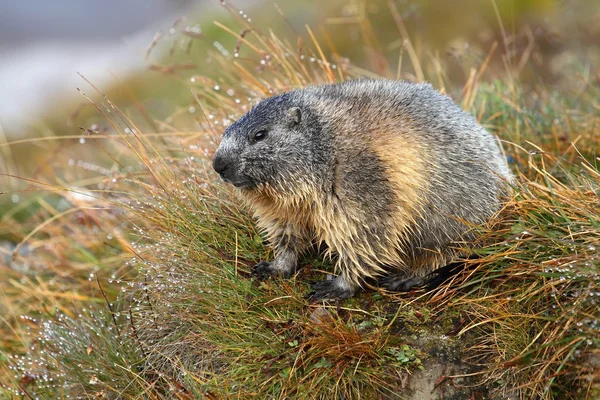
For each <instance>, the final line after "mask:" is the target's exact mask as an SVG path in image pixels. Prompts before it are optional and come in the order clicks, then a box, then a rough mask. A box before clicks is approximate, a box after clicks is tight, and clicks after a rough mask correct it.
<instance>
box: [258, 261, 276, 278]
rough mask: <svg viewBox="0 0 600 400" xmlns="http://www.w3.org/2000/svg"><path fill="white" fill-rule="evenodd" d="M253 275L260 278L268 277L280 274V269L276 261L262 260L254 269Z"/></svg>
mask: <svg viewBox="0 0 600 400" xmlns="http://www.w3.org/2000/svg"><path fill="white" fill-rule="evenodd" d="M252 275H254V276H256V277H257V278H258V279H267V278H269V277H271V276H279V270H277V268H275V263H272V262H268V261H261V262H259V263H258V264H256V265H255V266H254V268H253V269H252Z"/></svg>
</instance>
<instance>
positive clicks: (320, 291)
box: [307, 278, 356, 301]
mask: <svg viewBox="0 0 600 400" xmlns="http://www.w3.org/2000/svg"><path fill="white" fill-rule="evenodd" d="M312 290H313V291H312V292H311V293H309V294H308V296H307V297H308V298H309V299H310V300H311V301H319V300H344V299H347V298H349V297H352V296H353V295H354V292H355V291H356V290H355V289H354V288H353V287H352V286H350V285H347V284H345V283H344V282H342V281H341V280H340V279H339V278H336V279H333V280H326V281H321V282H317V283H315V284H313V285H312Z"/></svg>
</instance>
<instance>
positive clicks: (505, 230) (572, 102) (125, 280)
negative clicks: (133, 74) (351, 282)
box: [0, 20, 600, 399]
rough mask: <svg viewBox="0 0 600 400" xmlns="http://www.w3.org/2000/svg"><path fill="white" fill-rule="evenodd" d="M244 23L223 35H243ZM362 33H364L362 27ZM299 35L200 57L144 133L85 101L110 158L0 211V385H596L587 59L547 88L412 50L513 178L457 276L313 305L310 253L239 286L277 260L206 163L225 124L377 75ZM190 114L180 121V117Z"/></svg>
mask: <svg viewBox="0 0 600 400" xmlns="http://www.w3.org/2000/svg"><path fill="white" fill-rule="evenodd" d="M239 23H240V26H238V27H236V28H232V29H233V32H241V31H242V30H243V29H249V28H251V27H252V26H250V25H248V24H247V22H246V21H243V20H242V21H239ZM238 28H239V29H238ZM361 29H362V31H361V32H362V33H363V37H364V38H369V37H370V36H369V35H370V34H371V33H372V26H370V25H369V24H367V23H366V20H365V21H363V23H362V24H361ZM234 34H235V33H234ZM311 36H312V34H311V32H308V33H307V35H303V40H302V43H303V45H302V51H303V52H304V54H305V57H304V58H300V57H298V47H297V46H296V43H299V42H300V40H298V38H297V37H296V36H294V35H291V36H290V37H288V38H286V37H285V36H276V35H274V34H273V35H271V34H270V33H269V32H263V33H262V34H260V33H259V32H258V30H253V31H248V33H246V34H245V36H244V38H243V39H240V42H239V45H240V46H241V50H240V51H243V57H239V59H237V60H236V59H233V58H226V57H224V56H223V55H221V54H220V53H218V52H215V53H214V54H211V60H212V61H211V62H212V63H213V64H212V65H215V64H218V66H219V68H218V70H219V76H218V77H216V78H215V77H210V78H209V77H201V76H199V75H197V76H195V77H194V82H192V81H191V80H189V79H186V82H187V83H186V85H188V86H189V88H190V89H192V90H193V91H194V95H193V96H191V97H192V98H195V99H196V100H195V102H194V103H191V104H193V106H194V107H195V112H194V113H189V112H188V113H175V114H177V116H178V117H177V118H173V119H172V120H170V121H169V123H168V124H167V123H165V124H164V125H161V126H163V128H164V129H158V131H156V132H154V131H152V132H150V131H148V130H147V129H146V128H143V129H140V128H139V127H138V126H137V122H135V123H134V119H132V118H129V116H128V114H126V113H124V112H121V111H120V109H119V108H118V107H113V104H112V103H110V102H109V100H107V99H105V100H102V101H94V102H93V104H94V106H95V107H96V108H97V111H98V114H99V115H101V116H103V117H104V118H105V121H106V125H107V126H109V127H110V129H109V130H108V131H107V133H106V134H98V133H97V132H92V131H89V130H84V131H83V135H84V136H85V137H86V138H87V140H88V143H86V144H85V145H81V146H86V147H85V148H93V149H95V150H94V151H95V152H103V154H104V156H103V157H104V163H106V164H110V165H111V168H112V169H110V171H109V172H108V173H106V174H104V175H103V174H93V173H89V169H88V170H87V172H86V174H85V175H83V176H80V175H77V174H74V173H73V171H72V168H70V166H69V162H68V160H69V155H68V154H59V155H58V156H57V160H56V163H55V165H53V168H54V171H55V172H54V178H44V179H38V178H36V179H32V180H29V181H28V184H29V185H30V189H31V190H36V189H41V190H44V191H45V192H49V193H50V194H49V195H47V196H36V197H32V198H31V199H30V200H29V203H23V204H22V205H19V206H17V207H16V208H14V209H13V210H14V211H11V212H9V213H6V214H4V216H3V217H2V218H3V219H2V223H3V225H2V229H5V231H4V232H3V234H4V235H10V236H9V237H10V238H11V239H12V240H13V241H14V242H15V243H18V247H17V250H19V251H20V254H17V255H15V256H14V257H13V254H12V251H13V250H14V249H13V248H10V249H7V250H4V253H5V255H6V256H7V257H6V258H5V259H6V261H7V262H6V264H7V265H6V266H1V265H0V271H1V272H2V273H5V276H6V279H5V280H4V281H3V283H2V285H0V300H1V301H0V316H2V317H1V318H0V321H1V322H0V324H1V326H2V328H1V329H2V332H5V333H6V334H4V335H2V337H1V338H0V367H1V371H2V372H0V390H2V392H0V393H2V394H4V395H5V396H6V397H8V398H48V399H51V398H108V399H114V398H123V399H163V398H164V399H168V398H179V399H192V398H204V397H206V398H211V399H212V398H214V399H217V398H218V399H220V398H244V399H245V398H257V399H264V398H297V399H302V398H307V399H308V398H323V399H329V398H340V399H352V398H367V399H369V398H373V399H376V398H423V399H425V398H428V397H426V396H430V397H429V398H440V396H444V397H445V398H457V399H463V398H474V399H487V398H506V397H507V396H511V398H521V399H531V398H541V399H594V398H597V397H598V396H600V376H599V373H600V358H599V357H600V326H599V324H600V322H599V318H600V316H599V315H598V314H599V313H598V309H599V308H600V251H599V250H600V196H599V191H600V172H599V163H598V162H599V159H598V158H597V154H598V148H599V145H600V134H599V133H598V130H599V129H600V128H599V126H600V124H599V122H600V120H599V118H598V113H597V110H598V101H597V99H598V98H599V97H598V95H599V94H600V85H599V84H598V81H597V80H594V79H593V78H591V76H592V75H591V74H589V73H587V72H586V71H585V70H584V69H574V70H573V73H572V74H571V76H569V77H567V78H564V80H561V81H560V82H559V83H557V85H556V86H555V87H546V86H545V85H543V84H541V83H539V82H536V83H535V84H533V85H532V84H527V83H525V82H519V81H518V80H515V79H509V78H508V76H512V77H513V78H514V76H515V72H514V71H513V70H512V69H511V68H512V67H511V66H510V65H509V66H508V67H507V69H508V70H507V71H506V75H500V74H499V73H498V72H497V71H498V70H497V69H495V70H494V72H493V73H489V74H488V72H489V71H488V72H486V64H485V63H481V64H480V65H477V67H476V69H474V70H473V71H475V73H474V74H471V75H469V71H465V76H472V77H473V79H467V80H466V82H465V83H464V84H463V85H457V84H456V83H453V82H451V81H446V80H445V79H444V78H442V80H441V81H440V80H439V79H438V78H439V74H438V73H437V72H436V71H438V70H439V69H438V68H437V67H436V65H442V64H443V63H442V60H434V61H432V62H431V64H430V63H429V61H427V60H413V62H412V66H413V67H414V69H415V70H416V69H420V70H422V71H424V74H425V78H427V79H429V80H431V81H433V82H437V85H438V86H439V87H440V88H441V89H443V90H445V91H446V92H447V93H448V94H450V95H452V96H453V97H454V98H455V99H456V100H457V101H458V102H459V103H460V104H461V105H463V107H465V108H466V109H468V110H469V111H470V112H472V113H473V114H474V115H476V116H477V117H478V118H479V120H480V121H481V122H482V123H483V124H484V125H485V126H486V127H488V128H489V129H490V130H491V131H493V132H494V133H496V134H498V136H499V137H500V138H501V139H502V140H503V141H504V148H505V150H506V152H507V155H508V156H509V159H510V160H511V166H512V167H513V168H514V169H515V171H517V173H518V183H517V184H516V186H515V191H514V195H513V196H512V198H511V199H510V201H509V202H508V203H507V205H506V207H505V209H504V210H503V211H502V212H501V213H500V214H499V215H498V218H497V219H495V220H494V221H493V223H491V224H490V225H489V226H485V227H480V228H478V229H479V230H480V235H479V236H480V237H481V241H480V243H478V245H479V246H478V247H477V248H475V249H473V250H472V251H473V252H475V253H476V254H478V255H479V256H480V258H479V259H478V260H477V261H476V262H475V261H474V262H473V263H472V264H473V265H472V267H471V268H468V269H466V270H465V271H463V272H462V273H460V274H458V275H457V276H455V277H454V278H452V279H451V281H449V282H447V283H445V284H443V285H442V286H440V287H439V288H437V289H435V290H432V291H430V292H425V291H423V290H418V291H413V292H412V293H408V294H393V293H385V292H383V291H377V290H371V291H366V292H364V293H360V294H358V295H357V296H356V297H355V298H353V299H350V300H347V301H344V302H342V303H340V304H335V303H334V304H313V303H310V302H308V301H307V300H306V299H305V295H306V293H308V291H309V282H311V281H314V280H317V279H322V277H323V275H324V274H326V273H331V272H332V266H331V264H330V263H328V262H326V261H322V260H321V259H320V258H319V257H317V256H315V255H312V256H307V257H305V258H304V260H303V262H302V263H303V265H304V269H302V270H301V271H300V272H299V273H298V274H297V276H296V277H294V278H293V279H291V280H268V281H264V282H259V281H257V280H255V279H253V278H251V276H250V271H251V268H252V266H253V265H254V263H256V261H258V260H260V259H268V258H269V257H271V256H272V255H271V253H270V250H269V249H268V247H267V246H266V244H265V243H264V242H263V239H262V237H261V235H260V232H258V231H257V230H256V228H255V226H254V223H253V221H252V218H251V217H250V215H249V214H248V213H247V210H246V209H245V208H244V207H243V206H242V204H241V202H240V200H239V199H237V198H236V196H235V195H234V193H233V192H232V191H231V190H230V188H229V187H227V186H226V185H223V184H222V183H220V182H219V180H218V179H216V177H215V176H214V174H213V173H212V170H211V167H210V156H211V154H212V152H213V151H214V149H215V147H216V144H217V143H218V140H219V136H220V133H221V132H222V129H223V125H225V124H227V123H229V122H231V121H233V120H234V119H235V118H237V117H239V116H240V115H242V114H243V113H244V112H245V111H246V110H247V109H248V108H249V107H250V106H251V105H252V104H253V103H254V102H256V101H257V100H259V99H261V98H264V97H266V96H269V95H271V94H273V93H278V92H281V91H284V90H287V89H290V88H294V87H302V86H304V85H306V84H309V83H317V82H329V81H334V80H341V79H349V78H354V77H356V76H359V75H362V74H365V73H370V74H375V72H369V71H367V70H365V69H364V68H362V67H361V68H359V67H357V66H354V65H353V64H351V63H347V62H339V63H335V65H336V68H335V69H333V67H332V66H331V65H332V64H333V63H330V61H329V60H328V59H326V58H325V55H327V56H328V55H329V54H330V53H331V51H330V49H329V50H327V49H325V48H322V47H320V46H321V45H320V44H319V43H321V42H317V41H316V40H312V39H311ZM505 39H506V38H505ZM365 40H366V43H373V42H370V40H372V38H371V39H368V40H367V39H365ZM323 41H324V42H325V41H326V40H324V39H323ZM292 43H293V44H292ZM372 50H373V51H375V53H373V54H376V58H378V59H386V58H389V55H388V54H386V53H385V52H379V53H377V52H376V50H374V49H372ZM321 52H323V54H324V55H323V56H322V55H321ZM267 55H268V56H269V57H266V56H267ZM396 56H397V54H395V55H394V57H396ZM484 58H485V55H483V56H482V57H481V59H482V60H483V59H484ZM261 60H262V61H264V63H261ZM371 61H373V60H371ZM177 62H179V61H177ZM508 64H510V63H508ZM363 67H364V66H363ZM442 67H443V65H442ZM257 68H258V69H257ZM365 68H366V67H365ZM469 68H470V67H469ZM213 72H214V71H213ZM395 73H396V71H394V72H393V73H391V74H392V76H395ZM190 74H191V73H190ZM407 74H408V72H407ZM215 85H218V86H219V88H218V90H216V89H215ZM84 91H85V90H84ZM88 91H93V89H88ZM232 91H233V92H232ZM230 93H233V95H232V94H230ZM97 97H98V98H103V97H102V94H101V93H98V96H97ZM236 99H237V101H236ZM107 110H110V112H107ZM190 121H193V123H194V124H195V129H194V131H193V132H179V131H177V130H176V129H175V128H174V127H173V124H177V123H181V124H184V125H185V124H187V123H190ZM161 122H164V121H161ZM157 125H160V124H157ZM142 132H144V133H142ZM90 142H91V143H90ZM76 146H77V145H76ZM87 146H90V147H87ZM92 146H93V147H92ZM82 148H84V147H79V148H77V149H82ZM77 151H82V150H77ZM88 167H93V166H88ZM91 169H92V171H93V170H94V169H93V168H91ZM82 194H87V195H86V196H83V195H82ZM0 249H3V248H2V247H0ZM4 253H2V255H4ZM22 316H25V317H22ZM419 391H420V392H419ZM410 396H413V397H410Z"/></svg>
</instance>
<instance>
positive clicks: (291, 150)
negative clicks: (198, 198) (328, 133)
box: [213, 93, 320, 189]
mask: <svg viewBox="0 0 600 400" xmlns="http://www.w3.org/2000/svg"><path fill="white" fill-rule="evenodd" d="M311 114H313V113H311V111H310V110H309V109H308V107H305V106H303V104H302V102H301V101H299V99H298V98H297V96H294V94H293V93H285V94H282V95H279V96H275V97H271V98H269V99H266V100H263V101H261V102H260V103H259V104H258V105H256V106H255V107H254V108H252V110H250V111H249V112H248V113H247V114H246V115H244V116H243V117H242V118H240V119H239V120H238V121H236V122H235V123H234V124H232V125H231V126H229V127H228V128H227V129H226V130H225V133H224V134H223V138H222V140H221V143H220V145H219V147H218V148H217V151H216V152H215V155H214V158H213V168H214V169H215V171H217V172H218V173H219V175H220V176H221V178H222V179H223V180H224V181H226V182H229V183H231V184H233V185H234V186H236V187H238V188H244V189H252V188H255V187H257V186H259V185H261V184H267V185H270V186H273V187H276V188H290V187H292V186H293V185H294V184H295V182H306V180H307V179H309V180H310V177H309V173H310V172H311V171H313V173H314V162H315V161H316V160H315V154H314V153H315V149H316V148H317V147H316V146H317V143H316V142H318V139H315V136H319V133H320V127H319V123H318V121H317V118H316V117H315V116H314V115H311ZM317 152H318V153H320V151H317ZM317 158H319V157H317Z"/></svg>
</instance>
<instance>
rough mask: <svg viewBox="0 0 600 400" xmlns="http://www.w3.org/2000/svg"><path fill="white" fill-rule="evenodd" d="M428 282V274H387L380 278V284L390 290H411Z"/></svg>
mask: <svg viewBox="0 0 600 400" xmlns="http://www.w3.org/2000/svg"><path fill="white" fill-rule="evenodd" d="M426 282H427V277H426V276H411V277H408V278H407V277H406V275H386V276H382V277H381V278H379V285H380V286H382V287H384V288H385V289H387V290H389V291H390V292H409V291H411V290H412V289H413V288H416V287H419V286H423V285H424V284H425V283H426Z"/></svg>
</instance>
